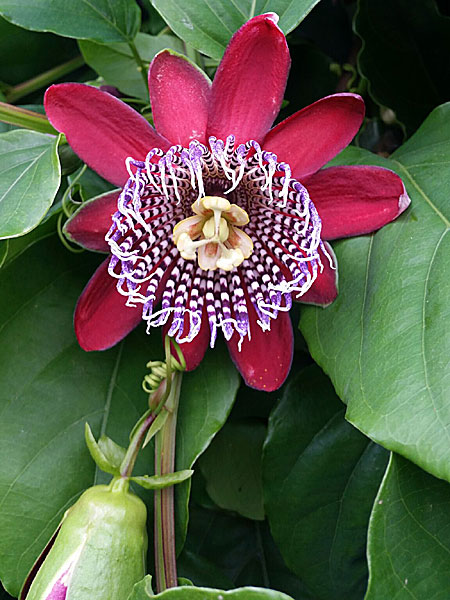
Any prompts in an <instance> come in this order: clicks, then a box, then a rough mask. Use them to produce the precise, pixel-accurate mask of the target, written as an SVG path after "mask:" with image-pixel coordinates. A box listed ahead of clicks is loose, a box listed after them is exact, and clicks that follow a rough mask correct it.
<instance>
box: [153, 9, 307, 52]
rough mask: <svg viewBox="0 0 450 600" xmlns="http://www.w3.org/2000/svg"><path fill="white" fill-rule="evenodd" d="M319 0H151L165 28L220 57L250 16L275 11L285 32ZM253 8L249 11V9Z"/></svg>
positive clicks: (294, 25)
mask: <svg viewBox="0 0 450 600" xmlns="http://www.w3.org/2000/svg"><path fill="white" fill-rule="evenodd" d="M318 2H319V0H256V2H255V1H254V0H242V1H241V2H238V3H237V2H234V1H233V0H190V1H189V2H185V1H184V0H152V4H153V6H154V7H155V8H156V9H157V10H158V12H159V13H160V14H161V15H162V17H163V19H164V20H165V21H166V22H167V24H168V25H169V27H170V28H171V29H172V30H173V31H174V32H175V33H176V34H177V35H178V36H179V37H180V38H181V39H182V40H184V41H185V42H188V43H189V44H191V46H193V47H194V48H196V49H197V50H199V51H200V52H203V53H204V54H206V55H208V56H211V57H213V58H221V57H222V54H223V52H224V50H225V48H226V45H227V44H228V42H229V40H230V38H231V36H232V35H233V33H234V32H235V31H237V30H238V29H239V27H241V25H243V24H244V23H245V22H246V21H247V20H248V19H250V17H252V16H253V15H259V14H262V13H267V12H275V13H277V14H278V15H279V17H280V21H279V23H278V24H279V26H280V27H281V29H282V30H283V31H284V33H289V32H290V31H292V29H294V28H295V27H296V26H297V25H298V24H299V23H300V21H302V19H304V18H305V17H306V15H307V14H308V13H309V12H310V11H311V9H312V8H313V7H314V6H315V5H316V4H317V3H318ZM252 11H253V12H252Z"/></svg>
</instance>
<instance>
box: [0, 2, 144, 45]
mask: <svg viewBox="0 0 450 600" xmlns="http://www.w3.org/2000/svg"><path fill="white" fill-rule="evenodd" d="M0 14H1V15H2V16H3V17H4V18H5V19H6V20H8V21H10V22H11V23H14V24H15V25H19V26H20V27H24V28H25V29H31V30H32V31H50V32H52V33H56V34H57V35H62V36H64V37H70V38H79V39H87V40H94V41H97V42H101V43H108V42H123V41H131V40H132V39H133V38H134V37H135V35H136V33H137V32H138V30H139V25H140V18H141V17H140V11H139V8H138V6H137V4H136V2H135V1H134V0H114V2H110V1H109V0H95V2H92V0H77V2H66V1H65V0H33V1H32V2H30V0H0Z"/></svg>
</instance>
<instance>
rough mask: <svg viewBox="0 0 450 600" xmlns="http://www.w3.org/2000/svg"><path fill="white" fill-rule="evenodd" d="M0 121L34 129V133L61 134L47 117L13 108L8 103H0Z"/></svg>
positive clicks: (23, 109)
mask: <svg viewBox="0 0 450 600" xmlns="http://www.w3.org/2000/svg"><path fill="white" fill-rule="evenodd" d="M0 121H3V122H4V123H9V124H10V125H17V126H18V127H25V128H26V129H32V130H33V131H39V132H40V133H51V134H53V135H58V134H59V132H58V131H56V129H55V128H54V127H53V126H52V125H51V124H50V121H49V120H48V119H47V117H46V116H45V115H41V114H39V113H36V112H33V111H32V110H27V109H26V108H19V107H18V106H12V105H11V104H7V103H6V102H0Z"/></svg>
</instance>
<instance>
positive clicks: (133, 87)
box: [79, 33, 183, 101]
mask: <svg viewBox="0 0 450 600" xmlns="http://www.w3.org/2000/svg"><path fill="white" fill-rule="evenodd" d="M79 45H80V50H81V52H82V54H83V57H84V60H85V61H86V62H87V64H88V65H89V66H90V67H92V68H93V69H94V70H95V71H97V73H98V74H99V75H101V76H102V77H103V79H104V80H105V81H106V83H108V84H110V85H113V86H115V87H117V88H118V89H119V90H120V91H121V92H123V93H124V94H128V95H130V96H133V97H136V98H142V99H143V100H146V101H148V89H147V86H146V84H145V83H144V80H143V78H142V74H141V72H140V71H139V65H137V64H136V61H135V59H134V56H133V53H132V51H131V49H130V47H129V46H128V44H124V43H119V44H109V45H105V44H96V43H95V42H88V41H81V42H79ZM135 45H136V48H137V51H138V52H139V55H140V57H141V59H142V60H143V61H144V62H145V63H149V62H150V61H151V60H152V59H153V57H154V56H155V54H157V53H158V52H159V51H160V50H164V49H165V48H171V49H172V50H176V51H177V52H182V51H183V43H182V42H181V41H180V40H179V39H178V38H176V37H174V36H173V35H158V36H154V35H148V34H146V33H138V34H137V36H136V39H135Z"/></svg>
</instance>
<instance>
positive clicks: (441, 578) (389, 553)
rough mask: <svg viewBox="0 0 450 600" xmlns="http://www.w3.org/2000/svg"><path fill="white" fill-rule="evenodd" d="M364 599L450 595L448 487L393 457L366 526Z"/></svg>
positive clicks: (429, 598)
mask: <svg viewBox="0 0 450 600" xmlns="http://www.w3.org/2000/svg"><path fill="white" fill-rule="evenodd" d="M368 550H369V564H370V579H369V589H368V593H367V596H366V600H386V599H387V598H395V600H410V599H411V598H417V600H422V598H424V599H425V598H426V600H446V599H447V598H449V597H450V485H449V484H448V483H447V482H445V481H440V480H439V479H435V478H434V477H431V475H428V474H427V473H425V472H424V471H422V470H421V469H419V468H418V467H416V466H415V465H413V464H411V463H410V462H408V461H407V460H405V459H404V458H402V457H400V456H396V455H395V454H394V455H392V458H391V461H390V464H389V468H388V470H387V472H386V475H385V478H384V480H383V485H382V486H381V488H380V491H379V492H378V496H377V499H376V502H375V507H374V510H373V513H372V517H371V520H370V527H369V543H368Z"/></svg>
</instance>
